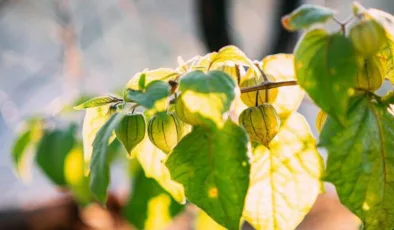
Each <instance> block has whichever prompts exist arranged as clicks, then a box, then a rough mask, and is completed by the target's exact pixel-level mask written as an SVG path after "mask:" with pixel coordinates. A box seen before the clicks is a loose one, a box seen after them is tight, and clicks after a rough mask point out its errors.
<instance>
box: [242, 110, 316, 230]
mask: <svg viewBox="0 0 394 230" xmlns="http://www.w3.org/2000/svg"><path fill="white" fill-rule="evenodd" d="M253 157H254V159H253V161H252V163H251V165H252V168H251V174H250V177H251V178H250V187H249V190H248V194H247V197H246V202H245V209H244V213H243V215H244V217H245V219H246V220H247V221H248V222H249V223H250V224H251V225H252V226H253V227H254V228H256V229H258V230H259V229H262V230H270V229H272V230H276V229H295V228H296V227H297V225H298V224H299V223H300V222H301V221H302V220H303V218H304V216H305V215H306V214H307V213H308V212H309V211H310V209H311V208H312V205H313V204H314V202H315V200H316V198H317V195H318V194H319V193H320V191H321V187H322V183H321V181H320V177H321V174H322V172H323V161H322V158H321V157H320V155H319V153H318V152H317V149H316V146H315V140H314V138H313V136H312V133H311V131H310V129H309V126H308V123H307V122H306V121H305V118H304V117H303V116H302V115H300V114H298V113H293V114H292V115H291V116H290V117H289V118H288V119H287V121H286V123H285V124H284V125H283V126H282V127H281V129H280V131H279V133H278V135H277V136H276V137H275V138H274V140H273V141H272V142H271V143H270V145H269V149H268V148H266V147H265V146H263V145H258V146H255V148H254V151H253Z"/></svg>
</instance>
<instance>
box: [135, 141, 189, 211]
mask: <svg viewBox="0 0 394 230" xmlns="http://www.w3.org/2000/svg"><path fill="white" fill-rule="evenodd" d="M131 156H136V158H137V160H138V162H139V163H140V164H141V166H142V168H143V169H144V171H145V174H146V177H148V178H153V179H155V180H156V181H157V182H158V183H159V184H160V185H161V186H162V187H163V188H164V189H165V190H166V191H167V192H169V193H170V194H171V196H172V197H173V198H174V199H175V200H176V201H177V202H178V203H181V204H184V203H185V202H186V198H185V192H184V189H183V186H182V185H181V184H179V183H178V182H175V181H173V180H171V175H170V172H169V170H168V169H167V167H166V166H165V165H164V163H163V161H164V160H165V159H166V156H167V155H166V154H165V153H163V152H162V151H161V150H160V149H158V148H156V147H155V146H154V145H153V144H152V143H151V142H150V140H149V138H148V134H146V135H145V138H144V140H143V141H142V142H141V143H140V144H139V145H138V146H137V147H136V148H135V149H134V150H133V151H132V152H131Z"/></svg>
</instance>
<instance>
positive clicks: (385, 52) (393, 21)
mask: <svg viewBox="0 0 394 230" xmlns="http://www.w3.org/2000/svg"><path fill="white" fill-rule="evenodd" d="M363 14H366V15H367V16H368V17H372V18H373V19H375V21H377V22H378V23H379V24H380V25H382V26H383V28H384V29H385V32H386V40H385V42H384V44H383V46H382V47H381V49H380V51H379V52H378V54H377V55H378V56H379V58H381V59H383V60H384V62H385V63H386V78H387V79H389V80H390V81H391V83H393V84H394V17H393V16H392V15H390V14H388V13H386V12H383V11H381V10H377V9H368V10H367V11H365V12H364V13H363Z"/></svg>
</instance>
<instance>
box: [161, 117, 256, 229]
mask: <svg viewBox="0 0 394 230" xmlns="http://www.w3.org/2000/svg"><path fill="white" fill-rule="evenodd" d="M247 145H248V137H247V134H246V133H245V131H244V129H242V128H240V127H239V126H237V125H235V124H234V123H232V122H231V121H227V122H226V124H225V126H224V127H223V129H222V130H215V129H206V128H203V127H200V126H197V127H194V129H193V131H192V132H191V133H189V134H188V135H186V136H185V137H184V138H183V139H182V140H181V141H180V142H179V144H178V145H177V146H176V147H175V149H174V150H173V152H172V153H171V154H170V155H169V157H168V159H167V161H166V165H167V167H168V168H169V170H170V172H171V177H172V178H173V179H174V180H175V181H177V182H179V183H181V184H182V185H183V186H184V187H185V193H186V197H187V199H188V200H190V202H192V203H193V204H195V205H197V206H198V207H200V208H201V209H202V210H204V211H205V212H206V213H207V214H208V215H209V216H211V217H212V218H213V219H214V220H215V221H216V222H218V223H219V224H221V225H223V226H225V227H226V228H228V229H239V227H240V218H241V215H242V210H243V207H244V202H245V196H246V192H247V189H248V186H249V170H250V166H249V162H248V161H249V159H248V156H247V152H248V149H247Z"/></svg>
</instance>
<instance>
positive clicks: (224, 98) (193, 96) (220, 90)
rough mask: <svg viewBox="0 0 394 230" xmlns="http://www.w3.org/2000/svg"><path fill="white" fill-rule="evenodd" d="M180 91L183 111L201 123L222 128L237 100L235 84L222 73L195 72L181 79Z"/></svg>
mask: <svg viewBox="0 0 394 230" xmlns="http://www.w3.org/2000/svg"><path fill="white" fill-rule="evenodd" d="M179 90H180V91H181V92H182V94H181V97H179V98H178V100H181V102H182V104H183V110H186V111H187V112H188V113H191V114H193V115H194V116H196V117H197V119H198V120H200V121H201V123H204V124H208V125H214V126H217V127H221V126H223V124H224V121H225V119H226V117H225V116H224V113H225V112H227V111H228V110H229V109H230V106H231V103H232V101H233V100H234V98H235V92H234V91H235V83H234V81H233V80H231V79H230V78H229V76H228V75H227V74H226V73H224V72H222V71H210V72H208V73H204V72H201V71H193V72H190V73H188V74H186V75H185V76H184V77H182V78H181V81H180V84H179Z"/></svg>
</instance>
